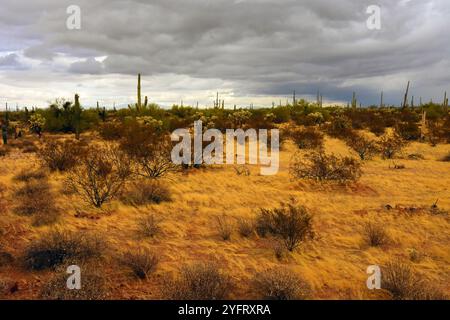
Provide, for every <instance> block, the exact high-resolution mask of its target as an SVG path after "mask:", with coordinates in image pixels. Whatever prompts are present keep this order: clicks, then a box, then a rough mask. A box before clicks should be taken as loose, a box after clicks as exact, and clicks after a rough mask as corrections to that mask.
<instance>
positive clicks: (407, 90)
mask: <svg viewBox="0 0 450 320" xmlns="http://www.w3.org/2000/svg"><path fill="white" fill-rule="evenodd" d="M408 93H409V81H408V85H407V86H406V92H405V97H404V99H403V104H402V108H403V109H404V108H406V107H407V106H408Z"/></svg>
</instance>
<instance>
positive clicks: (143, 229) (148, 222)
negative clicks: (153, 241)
mask: <svg viewBox="0 0 450 320" xmlns="http://www.w3.org/2000/svg"><path fill="white" fill-rule="evenodd" d="M138 223H139V234H141V235H142V236H144V237H150V238H153V237H155V236H156V235H157V234H158V233H160V232H161V228H160V226H159V222H158V220H156V218H155V215H154V214H150V215H148V216H146V217H144V218H142V219H140V220H139V222H138Z"/></svg>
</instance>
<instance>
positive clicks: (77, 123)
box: [73, 94, 81, 140]
mask: <svg viewBox="0 0 450 320" xmlns="http://www.w3.org/2000/svg"><path fill="white" fill-rule="evenodd" d="M73 114H74V117H73V118H74V127H75V139H77V140H80V130H81V128H80V127H81V106H80V96H79V95H78V94H75V104H74V106H73Z"/></svg>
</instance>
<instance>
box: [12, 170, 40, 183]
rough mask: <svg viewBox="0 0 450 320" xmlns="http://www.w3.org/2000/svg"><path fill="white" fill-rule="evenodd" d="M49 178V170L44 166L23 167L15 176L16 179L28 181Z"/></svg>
mask: <svg viewBox="0 0 450 320" xmlns="http://www.w3.org/2000/svg"><path fill="white" fill-rule="evenodd" d="M47 178H48V172H47V171H46V170H45V169H44V168H37V169H23V170H21V171H20V172H19V173H18V174H16V175H15V176H14V177H13V180H14V181H21V182H28V181H30V180H44V179H47Z"/></svg>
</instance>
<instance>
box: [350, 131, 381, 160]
mask: <svg viewBox="0 0 450 320" xmlns="http://www.w3.org/2000/svg"><path fill="white" fill-rule="evenodd" d="M346 143H347V145H348V146H349V147H350V148H352V149H353V150H354V151H355V152H356V153H357V154H358V155H359V157H360V159H361V160H368V159H370V158H371V157H372V156H373V155H375V154H376V153H377V152H378V149H377V145H376V143H375V142H374V141H371V140H369V139H367V138H366V137H364V136H362V135H360V134H358V133H354V134H352V135H351V136H350V137H348V138H347V139H346Z"/></svg>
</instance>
